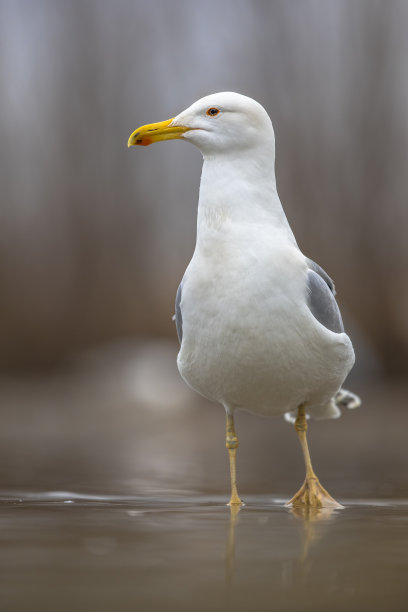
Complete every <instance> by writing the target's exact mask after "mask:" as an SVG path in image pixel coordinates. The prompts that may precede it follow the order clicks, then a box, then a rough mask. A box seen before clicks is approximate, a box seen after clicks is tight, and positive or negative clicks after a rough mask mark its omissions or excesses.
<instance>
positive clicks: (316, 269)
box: [306, 257, 336, 295]
mask: <svg viewBox="0 0 408 612" xmlns="http://www.w3.org/2000/svg"><path fill="white" fill-rule="evenodd" d="M306 262H307V265H308V267H309V268H310V270H313V272H316V274H318V275H319V276H320V277H321V278H322V279H323V280H324V282H325V283H326V284H327V286H328V287H329V289H330V291H331V292H332V294H333V295H336V288H335V286H334V282H333V280H332V279H331V278H330V276H329V275H328V274H327V272H326V271H325V270H323V268H322V267H321V266H319V264H317V263H316V262H315V261H313V259H309V257H306Z"/></svg>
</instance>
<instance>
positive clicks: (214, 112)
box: [206, 106, 220, 117]
mask: <svg viewBox="0 0 408 612" xmlns="http://www.w3.org/2000/svg"><path fill="white" fill-rule="evenodd" d="M219 112H220V109H219V108H214V107H213V106H212V107H211V108H209V109H208V111H207V113H206V114H207V115H209V116H210V117H215V115H218V113H219Z"/></svg>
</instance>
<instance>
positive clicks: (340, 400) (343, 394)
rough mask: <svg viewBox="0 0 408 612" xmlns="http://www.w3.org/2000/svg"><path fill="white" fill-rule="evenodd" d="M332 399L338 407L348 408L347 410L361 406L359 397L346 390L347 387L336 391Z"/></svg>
mask: <svg viewBox="0 0 408 612" xmlns="http://www.w3.org/2000/svg"><path fill="white" fill-rule="evenodd" d="M334 401H335V402H336V406H338V407H339V408H348V409H349V410H354V408H359V407H360V406H361V399H360V398H359V397H358V395H356V394H355V393H352V392H351V391H347V389H340V391H337V393H336V395H335V396H334Z"/></svg>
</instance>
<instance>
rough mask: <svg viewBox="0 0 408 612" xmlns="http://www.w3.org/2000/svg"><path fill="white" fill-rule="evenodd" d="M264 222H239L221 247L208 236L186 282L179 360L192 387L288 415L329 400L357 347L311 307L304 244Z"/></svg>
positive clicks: (219, 398) (220, 241)
mask: <svg viewBox="0 0 408 612" xmlns="http://www.w3.org/2000/svg"><path fill="white" fill-rule="evenodd" d="M263 230H265V228H261V227H257V226H253V227H252V226H248V224H234V225H233V226H231V227H229V228H224V232H223V234H222V238H221V237H220V235H219V234H218V237H217V243H216V248H215V244H214V243H213V240H212V238H211V237H210V236H209V235H208V236H207V237H206V240H205V242H204V244H205V248H200V246H199V245H198V246H197V248H196V251H195V253H194V256H193V259H192V261H191V262H190V265H189V267H188V268H187V271H186V274H185V277H184V280H183V293H182V300H181V310H182V317H183V342H182V346H181V349H180V353H179V356H178V367H179V370H180V373H181V375H182V377H183V378H184V380H185V381H186V382H187V383H188V384H189V385H190V386H191V387H192V388H193V389H195V390H196V391H198V392H199V393H201V394H202V395H204V396H206V397H208V398H210V399H212V400H215V401H219V402H221V403H222V404H224V405H225V406H230V407H237V408H244V409H247V410H249V411H251V412H256V413H260V414H283V413H285V412H288V411H291V410H295V409H296V408H297V407H298V406H299V405H300V404H301V403H303V402H305V401H306V402H308V403H309V404H310V405H315V404H319V403H321V402H322V401H323V402H324V401H328V400H329V399H330V397H332V395H333V394H334V393H335V392H336V391H337V389H338V388H339V387H340V385H341V383H342V382H343V380H344V377H345V376H346V374H347V372H348V370H349V369H350V367H351V365H352V361H351V363H350V359H351V355H350V349H351V351H352V348H351V343H350V341H349V339H348V337H347V336H346V334H333V333H332V332H330V331H329V330H326V328H324V327H323V326H322V325H320V323H318V322H317V321H316V320H315V319H314V317H313V316H312V314H311V313H310V311H309V309H308V307H307V305H306V301H305V291H306V272H307V266H306V262H305V258H304V256H303V255H302V253H301V252H300V251H299V249H298V248H297V246H296V245H295V244H293V241H292V240H291V239H290V237H289V238H288V237H287V236H285V235H282V233H281V232H280V233H279V232H278V233H274V232H273V229H272V228H267V231H263ZM209 231H211V230H209ZM255 233H256V235H255ZM213 238H214V237H213ZM211 244H212V245H213V248H211Z"/></svg>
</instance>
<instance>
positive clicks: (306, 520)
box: [289, 506, 339, 564]
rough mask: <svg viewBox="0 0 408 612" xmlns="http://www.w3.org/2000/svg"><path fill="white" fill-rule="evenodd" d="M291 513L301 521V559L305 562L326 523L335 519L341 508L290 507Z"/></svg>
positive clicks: (321, 534)
mask: <svg viewBox="0 0 408 612" xmlns="http://www.w3.org/2000/svg"><path fill="white" fill-rule="evenodd" d="M289 511H290V512H291V514H292V515H293V516H294V517H295V518H297V519H298V520H299V521H301V525H302V550H301V556H300V561H301V564H303V563H305V562H306V560H307V557H308V555H309V551H310V548H311V546H312V545H313V544H314V543H316V542H317V541H318V540H319V539H320V538H321V537H322V536H323V534H324V533H325V529H324V525H326V524H327V522H328V521H331V520H333V518H334V517H335V515H336V514H337V513H338V512H339V510H337V509H335V508H311V507H310V506H295V507H290V508H289Z"/></svg>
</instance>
